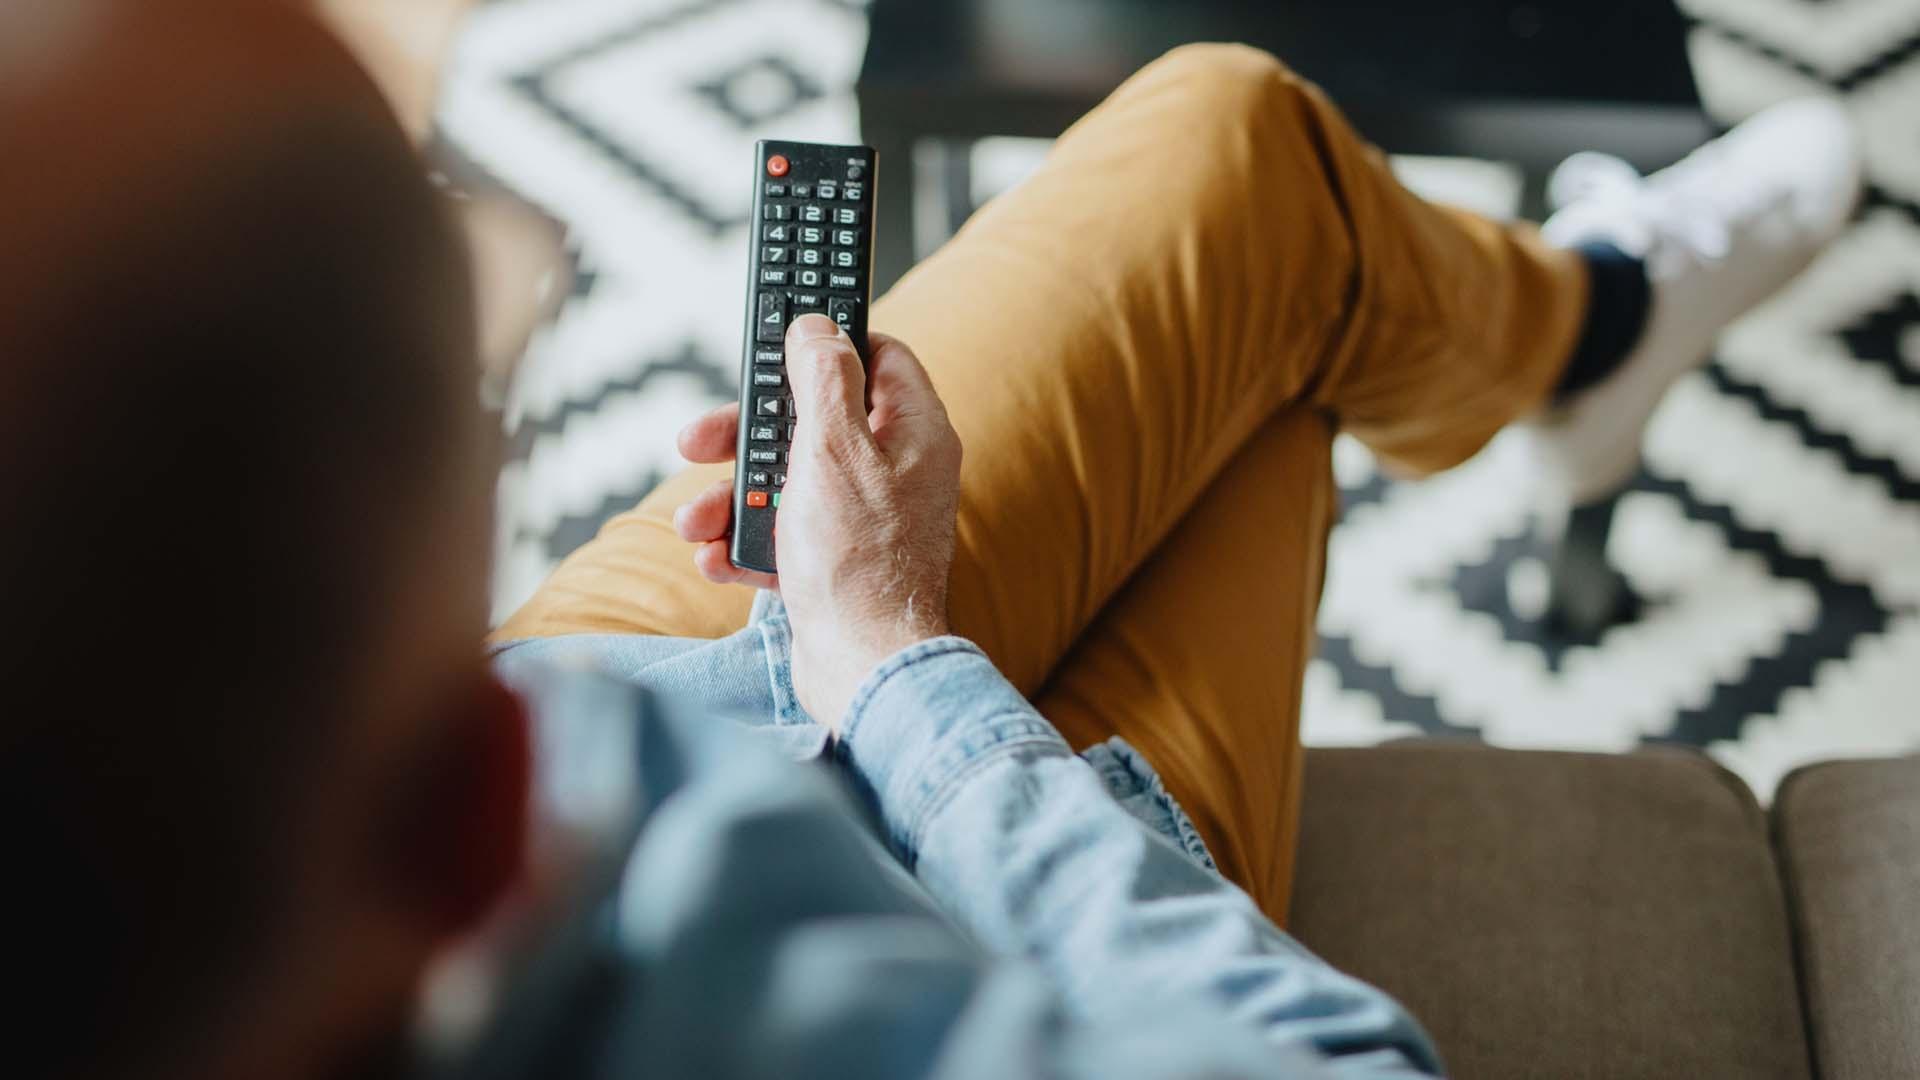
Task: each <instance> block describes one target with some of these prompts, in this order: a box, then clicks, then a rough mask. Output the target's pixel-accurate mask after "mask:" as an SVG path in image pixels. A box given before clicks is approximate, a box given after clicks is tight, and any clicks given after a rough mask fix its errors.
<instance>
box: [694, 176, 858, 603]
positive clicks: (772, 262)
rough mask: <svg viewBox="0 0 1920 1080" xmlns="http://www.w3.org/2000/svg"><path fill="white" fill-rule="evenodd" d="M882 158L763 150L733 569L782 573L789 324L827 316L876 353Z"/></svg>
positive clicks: (743, 372) (789, 419) (789, 430)
mask: <svg viewBox="0 0 1920 1080" xmlns="http://www.w3.org/2000/svg"><path fill="white" fill-rule="evenodd" d="M874 164H875V155H874V152H873V148H872V147H869V146H823V145H821V144H819V143H799V142H778V141H763V142H761V143H759V144H757V145H756V146H755V147H754V192H753V242H752V250H751V254H750V256H749V258H748V260H747V267H748V269H747V332H746V345H745V348H744V349H743V350H742V352H743V353H744V357H743V359H742V360H741V364H740V441H739V446H738V453H737V457H736V458H735V462H734V476H733V543H732V547H731V550H730V552H729V555H730V556H731V558H732V560H733V565H735V566H738V567H742V568H744V569H747V570H761V571H765V572H767V573H772V572H774V569H775V568H774V562H773V527H774V519H775V517H776V515H777V514H778V513H779V509H780V489H781V488H783V487H785V486H786V483H787V452H788V448H789V447H791V446H792V445H793V429H794V418H793V391H792V389H791V388H790V387H789V386H788V385H787V367H786V340H787V322H788V321H789V320H791V319H797V318H799V317H800V316H802V315H805V314H808V313H809V312H819V313H820V314H822V315H826V316H828V317H829V318H831V319H833V321H835V322H837V323H839V324H840V325H841V327H842V328H844V329H845V330H846V332H847V336H848V337H851V338H852V339H853V344H854V347H855V348H857V349H858V350H859V351H860V360H861V362H862V363H864V362H866V361H867V359H868V356H867V305H868V304H869V303H870V302H871V300H872V293H871V291H870V290H871V283H872V276H871V275H870V273H869V271H870V270H871V269H872V267H873V206H874V190H873V189H874V180H875V176H874Z"/></svg>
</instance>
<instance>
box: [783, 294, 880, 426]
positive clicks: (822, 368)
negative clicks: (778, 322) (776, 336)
mask: <svg viewBox="0 0 1920 1080" xmlns="http://www.w3.org/2000/svg"><path fill="white" fill-rule="evenodd" d="M787 378H788V379H789V380H790V381H791V382H792V383H793V407H794V411H795V412H796V413H798V414H799V415H798V417H797V419H798V420H799V422H800V425H801V428H802V430H805V429H807V428H810V427H811V428H814V430H816V431H818V432H819V433H820V434H821V435H823V436H829V437H839V438H845V437H847V436H848V435H851V434H853V433H855V432H858V433H859V435H860V436H861V437H868V436H869V435H870V433H869V432H868V430H867V407H866V395H867V375H866V371H865V370H864V369H863V368H862V367H861V366H860V354H859V352H857V351H856V350H855V349H854V347H853V340H852V339H851V338H849V337H847V335H846V333H845V332H844V331H842V330H841V329H840V327H839V326H838V325H837V324H835V323H834V321H833V320H832V319H829V318H827V317H826V316H825V315H802V316H801V317H799V318H798V319H795V320H793V325H792V326H790V327H788V328H787Z"/></svg>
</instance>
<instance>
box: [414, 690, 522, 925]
mask: <svg viewBox="0 0 1920 1080" xmlns="http://www.w3.org/2000/svg"><path fill="white" fill-rule="evenodd" d="M449 712H450V714H451V715H449V716H447V717H445V718H444V720H443V722H442V724H441V726H440V730H441V732H442V737H441V738H440V739H439V740H438V741H437V743H436V745H435V747H434V748H433V751H432V753H431V757H430V758H429V759H428V760H426V761H424V762H421V763H420V767H419V768H418V769H416V770H415V771H414V774H413V775H414V776H415V777H416V782H415V785H414V790H413V791H412V792H411V793H410V794H409V796H408V797H407V798H406V799H404V800H403V802H402V804H401V805H402V806H404V807H406V808H407V809H406V810H405V811H404V812H403V817H402V821H401V823H400V828H399V829H398V830H396V832H395V834H394V838H395V839H396V840H397V841H398V843H397V844H394V845H392V846H391V847H390V848H389V852H390V855H391V857H393V858H395V859H397V860H398V865H397V866H396V867H395V868H394V869H395V870H397V872H398V877H397V878H396V879H395V880H398V881H401V882H404V883H405V885H404V888H405V890H406V892H407V894H408V899H409V905H410V906H412V907H414V908H415V909H416V911H417V914H418V916H419V917H421V918H422V919H423V920H424V921H425V922H426V924H427V925H426V929H427V930H428V931H429V932H430V933H431V934H432V935H433V936H434V937H435V938H436V939H438V940H441V941H445V940H448V939H451V938H454V937H457V936H459V935H460V934H461V933H463V932H465V931H467V930H470V929H472V928H473V927H474V926H475V925H476V924H478V923H479V922H480V921H481V920H482V919H483V918H485V917H486V915H487V914H488V913H490V912H491V911H492V910H493V908H494V907H495V905H496V904H498V903H499V901H500V900H501V899H502V898H503V897H504V896H505V895H506V894H507V892H508V891H509V890H510V889H511V888H512V887H513V886H514V885H515V884H516V883H517V882H518V881H519V880H520V878H521V875H522V873H523V871H524V870H525V863H526V855H527V836H528V821H527V814H528V800H529V798H530V792H531V786H532V770H533V750H532V734H531V731H530V719H529V717H528V714H527V708H526V705H525V703H524V702H522V701H521V700H520V696H519V695H518V694H516V693H514V692H513V690H512V689H510V688H508V687H507V685H506V684H505V683H502V682H501V681H500V679H499V677H498V676H497V675H495V674H494V672H493V670H492V668H491V667H484V668H482V669H481V670H480V672H478V673H477V674H476V675H475V677H474V679H473V681H472V684H471V686H470V687H469V689H468V691H467V693H465V694H464V695H457V696H456V697H455V699H454V700H453V701H452V702H451V703H450V706H449Z"/></svg>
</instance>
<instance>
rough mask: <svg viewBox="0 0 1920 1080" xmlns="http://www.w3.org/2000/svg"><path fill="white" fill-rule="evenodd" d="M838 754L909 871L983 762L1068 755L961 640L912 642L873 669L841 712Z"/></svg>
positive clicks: (978, 653)
mask: <svg viewBox="0 0 1920 1080" xmlns="http://www.w3.org/2000/svg"><path fill="white" fill-rule="evenodd" d="M837 752H838V753H839V755H840V756H841V758H842V760H844V761H845V762H846V763H847V764H848V765H849V766H850V767H851V769H852V771H853V773H854V775H855V776H856V777H858V778H859V779H860V780H861V781H862V782H863V783H864V784H865V786H866V787H867V788H868V790H869V794H870V795H871V796H872V798H873V800H874V803H875V805H876V806H877V807H878V809H879V811H880V816H881V819H882V820H883V821H884V822H885V823H886V827H887V832H888V837H889V839H891V840H892V841H893V843H894V845H895V847H896V849H897V850H898V853H899V855H900V857H901V859H902V860H903V861H904V862H905V863H906V864H907V866H908V867H912V866H913V864H914V861H915V858H916V856H917V855H918V852H919V847H920V838H921V836H922V835H924V833H925V831H926V829H927V827H928V826H929V825H930V824H931V822H932V821H933V819H934V818H935V817H937V816H938V815H939V812H940V809H941V808H942V807H943V806H944V805H946V803H947V802H948V801H949V800H950V799H951V798H952V797H953V795H954V793H955V792H957V791H958V790H960V788H961V787H962V786H963V785H964V784H965V783H966V781H967V779H968V778H969V777H971V776H973V775H975V774H976V773H977V772H978V771H979V770H980V768H981V767H982V766H984V765H985V764H987V763H989V762H992V761H997V760H1000V759H1001V758H1004V757H1007V756H1010V755H1018V756H1026V757H1035V756H1039V757H1052V756H1059V757H1072V756H1073V751H1072V750H1071V749H1070V748H1068V746H1067V742H1066V740H1065V739H1063V738H1061V737H1060V733H1059V732H1057V731H1055V730H1054V728H1053V725H1051V724H1049V723H1047V722H1046V721H1045V720H1044V719H1042V718H1041V717H1040V714H1039V713H1037V712H1035V711H1034V710H1033V706H1031V705H1029V704H1028V703H1027V700H1026V699H1025V698H1023V697H1021V696H1020V692H1019V691H1018V690H1015V689H1014V688H1013V684H1012V683H1009V682H1008V681H1007V680H1006V678H1005V676H1003V675H1001V674H1000V672H999V669H997V668H995V667H994V666H993V662H992V661H991V660H988V659H987V655H986V654H985V653H983V652H981V651H980V648H979V646H977V645H975V644H973V643H972V642H970V641H968V640H966V639H965V638H958V637H940V638H933V639H931V640H929V641H923V642H920V643H919V644H917V645H910V646H908V647H907V648H905V649H902V650H901V651H899V652H897V653H895V654H894V655H893V656H891V657H889V658H887V659H886V660H885V661H883V662H882V663H881V664H880V666H879V667H877V668H875V669H874V671H873V674H871V675H869V676H867V679H866V681H865V682H864V683H862V684H861V686H860V689H859V690H858V691H857V692H855V694H854V696H853V704H852V705H851V706H849V707H848V709H847V718H846V723H845V724H844V725H843V726H842V729H841V735H840V741H839V744H838V747H837Z"/></svg>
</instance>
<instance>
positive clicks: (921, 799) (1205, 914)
mask: <svg viewBox="0 0 1920 1080" xmlns="http://www.w3.org/2000/svg"><path fill="white" fill-rule="evenodd" d="M838 752H839V753H840V754H841V755H842V756H843V757H844V759H845V760H846V761H847V763H848V764H849V765H850V766H851V767H852V770H853V772H854V774H855V775H856V776H857V777H858V778H859V779H860V780H861V781H862V782H863V783H864V784H865V785H866V787H867V788H868V789H869V793H870V797H871V798H872V800H873V802H874V804H875V805H876V806H877V807H878V809H879V812H880V815H881V818H882V820H883V821H884V823H885V826H886V830H887V832H888V835H889V839H890V841H891V842H892V844H893V845H894V846H895V848H896V851H897V853H898V855H899V856H900V857H901V858H902V859H903V861H905V862H906V864H907V865H908V866H909V867H910V868H912V869H913V870H914V871H915V872H916V873H917V875H918V876H919V878H920V880H921V882H922V883H923V884H924V885H925V886H926V887H927V889H928V891H929V892H930V893H932V895H933V896H934V897H935V898H936V899H937V900H938V901H939V902H940V903H941V904H942V906H943V907H944V908H945V909H946V910H947V911H948V913H949V914H950V915H951V916H952V917H953V918H954V919H955V920H956V921H957V922H958V923H959V924H960V925H961V926H962V927H963V928H964V929H966V930H967V931H968V932H969V933H971V934H972V935H973V936H974V937H975V938H977V939H978V940H979V941H980V942H982V943H983V944H985V945H986V946H987V947H988V948H989V949H992V950H994V951H996V952H1000V953H1003V954H1007V955H1018V956H1024V957H1028V958H1030V959H1032V960H1033V961H1035V962H1036V963H1038V964H1039V965H1041V967H1042V968H1043V969H1045V970H1046V971H1047V973H1048V974H1049V975H1050V977H1051V981H1052V982H1053V983H1054V984H1055V985H1056V986H1058V987H1059V988H1060V989H1061V990H1062V992H1063V994H1064V1000H1065V1004H1066V1006H1067V1008H1068V1009H1069V1011H1070V1012H1071V1013H1073V1014H1075V1015H1077V1016H1079V1017H1080V1018H1083V1019H1085V1020H1088V1021H1092V1022H1096V1023H1112V1022H1114V1021H1117V1020H1119V1019H1120V1018H1122V1017H1137V1016H1138V1015H1139V1010H1140V1009H1141V1007H1142V1005H1143V1004H1146V1003H1153V1004H1155V1005H1157V1006H1162V1007H1165V1008H1169V1009H1171V1008H1176V1007H1180V1008H1190V1007H1193V1006H1195V1005H1196V1004H1202V1005H1205V1006H1207V1007H1210V1008H1212V1009H1214V1010H1215V1011H1216V1012H1217V1013H1219V1014H1220V1015H1222V1016H1225V1017H1228V1018H1231V1019H1233V1020H1235V1021H1238V1022H1239V1023H1241V1024H1243V1025H1247V1026H1249V1027H1251V1028H1253V1029H1256V1030H1258V1031H1259V1032H1260V1033H1261V1034H1263V1035H1264V1036H1265V1037H1266V1039H1267V1040H1268V1042H1269V1044H1270V1045H1274V1046H1276V1047H1277V1048H1290V1049H1310V1050H1312V1051H1315V1052H1317V1053H1318V1054H1320V1055H1325V1056H1326V1058H1327V1059H1328V1064H1329V1066H1330V1067H1331V1068H1332V1069H1333V1070H1334V1074H1335V1075H1341V1074H1344V1073H1345V1072H1346V1071H1348V1070H1351V1071H1352V1072H1355V1073H1364V1074H1367V1075H1377V1074H1384V1075H1395V1074H1404V1075H1419V1074H1429V1073H1432V1074H1437V1073H1438V1072H1439V1070H1440V1066H1439V1062H1438V1058H1437V1056H1436V1054H1435V1052H1434V1050H1433V1047H1432V1045H1431V1043H1430V1042H1429V1040H1428V1039H1427V1037H1426V1035H1425V1034H1424V1033H1423V1032H1422V1031H1421V1030H1420V1028H1419V1026H1418V1024H1416V1023H1415V1021H1414V1020H1413V1019H1412V1017H1410V1016H1409V1015H1408V1014H1407V1013H1406V1011H1405V1010H1404V1009H1402V1008H1401V1007H1400V1006H1399V1005H1398V1004H1397V1003H1396V1002H1394V1001H1393V1000H1392V999H1391V998H1389V997H1387V996H1386V995H1385V994H1383V993H1381V992H1380V991H1378V990H1375V989H1374V988H1372V987H1370V986H1367V985H1366V984H1364V983H1361V982H1359V981H1358V980H1355V979H1352V978H1349V977H1348V976H1345V975H1342V974H1340V973H1339V972H1337V971H1335V970H1334V969H1333V968H1331V967H1329V966H1328V965H1327V964H1326V963H1325V962H1323V961H1321V960H1320V959H1319V958H1317V957H1315V956H1314V955H1312V954H1311V953H1310V952H1308V951H1307V950H1306V949H1305V948H1304V947H1303V946H1301V945H1300V944H1299V943H1297V942H1295V941H1294V940H1293V939H1292V938H1290V937H1288V936H1287V935H1286V934H1284V933H1282V932H1281V931H1280V930H1279V929H1278V928H1276V927H1275V926H1274V925H1273V924H1272V923H1271V922H1270V921H1269V920H1268V919H1267V918H1266V917H1265V916H1264V915H1263V914H1261V912H1260V910H1259V909H1258V908H1257V907H1256V906H1255V905H1254V903H1253V901H1252V900H1251V899H1250V898H1249V897H1248V896H1247V895H1246V894H1245V893H1244V892H1242V891H1241V890H1239V889H1238V888H1236V887H1234V886H1233V885H1232V884H1230V883H1229V882H1227V881H1226V880H1225V879H1223V878H1221V877H1220V876H1219V875H1218V874H1215V873H1213V872H1212V871H1211V870H1209V869H1208V868H1207V867H1206V866H1204V865H1203V864H1202V863H1201V862H1200V861H1199V860H1198V859H1196V858H1195V857H1194V853H1193V852H1191V851H1183V850H1181V849H1180V848H1178V847H1176V846H1175V845H1174V843H1172V842H1170V841H1169V840H1168V839H1167V838H1166V836H1164V835H1162V834H1161V833H1158V832H1156V831H1154V830H1153V829H1151V828H1149V827H1148V826H1147V825H1146V824H1145V823H1143V822H1142V820H1141V819H1140V818H1139V817H1138V816H1136V815H1135V814H1130V813H1128V812H1127V811H1126V810H1124V809H1122V808H1121V806H1120V805H1119V804H1118V803H1116V802H1115V801H1114V800H1113V798H1111V797H1110V793H1109V791H1108V790H1107V788H1106V786H1105V785H1104V784H1103V782H1102V779H1101V777H1100V776H1098V775H1096V773H1095V770H1094V769H1093V768H1092V767H1090V766H1089V765H1088V763H1087V762H1086V761H1084V760H1082V759H1080V758H1078V757H1076V756H1075V755H1074V754H1073V752H1072V751H1071V749H1069V748H1068V746H1067V744H1066V742H1065V741H1064V740H1062V739H1061V737H1060V735H1059V734H1058V733H1057V732H1055V731H1054V729H1053V728H1052V726H1051V725H1049V724H1048V723H1047V722H1046V720H1044V719H1043V718H1041V716H1040V715H1039V714H1038V713H1037V712H1035V711H1034V709H1033V707H1032V706H1031V705H1029V704H1028V703H1027V701H1026V700H1025V699H1024V698H1022V697H1021V696H1020V694H1019V692H1018V691H1016V690H1015V689H1014V688H1013V686H1012V685H1011V684H1010V683H1008V682H1007V681H1006V679H1005V678H1003V677H1002V676H1001V675H1000V673H999V672H998V671H997V670H996V669H995V668H994V666H993V664H992V663H991V662H990V661H989V660H988V659H987V657H986V656H985V655H984V654H983V653H982V652H981V651H980V650H979V649H978V648H977V647H975V646H974V645H973V644H971V643H970V642H967V641H965V640H963V639H960V638H940V639H936V640H933V641H929V642H924V643H922V644H919V645H916V646H913V647H911V648H909V649H906V650H904V651H903V652H901V653H899V654H896V655H895V656H893V657H892V658H890V659H889V660H887V661H886V662H884V663H883V664H882V665H881V666H880V667H879V668H878V669H877V670H876V671H875V672H874V673H873V675H871V676H870V677H869V678H868V679H867V681H866V682H865V684H864V685H863V686H862V687H861V689H860V690H859V691H858V693H857V694H856V696H855V699H854V702H853V705H852V707H851V708H850V710H849V712H848V716H847V722H846V724H845V726H844V734H843V736H842V739H841V740H840V742H839V743H838ZM1160 1037H1162V1038H1165V1039H1167V1040H1168V1041H1169V1042H1170V1043H1172V1044H1175V1045H1184V1046H1186V1047H1187V1048H1188V1049H1189V1050H1190V1051H1191V1052H1192V1053H1195V1054H1200V1053H1202V1051H1203V1049H1204V1048H1203V1046H1202V1045H1200V1044H1198V1043H1196V1042H1193V1041H1191V1040H1189V1039H1188V1038H1186V1037H1185V1034H1184V1033H1183V1032H1181V1031H1179V1030H1165V1031H1164V1034H1163V1035H1162V1036H1160ZM1195 1060H1200V1059H1195ZM1202 1071H1204V1070H1202Z"/></svg>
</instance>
